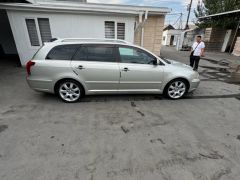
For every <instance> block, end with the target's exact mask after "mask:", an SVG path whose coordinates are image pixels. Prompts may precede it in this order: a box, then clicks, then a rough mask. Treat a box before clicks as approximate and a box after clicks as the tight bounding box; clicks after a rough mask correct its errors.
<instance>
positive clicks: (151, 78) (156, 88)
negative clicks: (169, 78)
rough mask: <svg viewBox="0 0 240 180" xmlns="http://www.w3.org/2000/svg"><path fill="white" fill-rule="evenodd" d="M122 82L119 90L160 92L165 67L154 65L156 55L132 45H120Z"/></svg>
mask: <svg viewBox="0 0 240 180" xmlns="http://www.w3.org/2000/svg"><path fill="white" fill-rule="evenodd" d="M118 53H119V59H120V63H119V68H120V84H119V91H131V92H141V91H142V92H144V91H147V92H160V91H161V85H162V81H163V67H162V66H161V65H154V63H153V62H154V61H156V57H154V56H153V55H151V54H150V53H148V52H146V51H144V50H142V49H139V48H135V47H131V46H119V47H118Z"/></svg>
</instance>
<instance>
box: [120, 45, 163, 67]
mask: <svg viewBox="0 0 240 180" xmlns="http://www.w3.org/2000/svg"><path fill="white" fill-rule="evenodd" d="M121 47H123V48H132V49H135V50H138V51H141V52H143V53H146V54H147V55H149V56H151V57H153V58H154V59H157V57H155V56H154V55H152V54H151V53H149V52H147V51H144V50H143V49H141V48H137V47H134V46H129V45H117V47H116V51H117V55H118V62H119V63H127V62H122V60H121V55H120V51H119V48H121ZM161 63H162V62H161ZM128 64H139V65H153V64H142V63H128ZM159 65H161V64H159Z"/></svg>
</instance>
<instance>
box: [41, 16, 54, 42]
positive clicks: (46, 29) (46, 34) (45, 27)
mask: <svg viewBox="0 0 240 180" xmlns="http://www.w3.org/2000/svg"><path fill="white" fill-rule="evenodd" d="M38 26H39V31H40V35H41V39H42V43H44V42H49V40H50V39H52V34H51V30H50V24H49V19H48V18H38Z"/></svg>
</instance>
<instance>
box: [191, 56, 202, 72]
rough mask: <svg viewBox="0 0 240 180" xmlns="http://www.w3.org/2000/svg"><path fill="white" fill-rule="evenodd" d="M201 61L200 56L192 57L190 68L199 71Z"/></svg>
mask: <svg viewBox="0 0 240 180" xmlns="http://www.w3.org/2000/svg"><path fill="white" fill-rule="evenodd" d="M199 61H200V56H191V57H190V66H191V67H193V69H194V70H197V69H198V64H199Z"/></svg>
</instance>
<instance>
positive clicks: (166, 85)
mask: <svg viewBox="0 0 240 180" xmlns="http://www.w3.org/2000/svg"><path fill="white" fill-rule="evenodd" d="M175 80H184V81H185V82H186V85H187V91H186V93H187V92H188V90H189V88H190V82H189V80H188V79H187V78H185V77H175V78H172V79H170V80H169V81H168V82H167V83H166V84H165V86H164V88H163V93H164V94H165V93H166V90H167V87H168V85H169V84H170V83H171V82H173V81H175Z"/></svg>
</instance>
